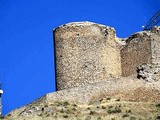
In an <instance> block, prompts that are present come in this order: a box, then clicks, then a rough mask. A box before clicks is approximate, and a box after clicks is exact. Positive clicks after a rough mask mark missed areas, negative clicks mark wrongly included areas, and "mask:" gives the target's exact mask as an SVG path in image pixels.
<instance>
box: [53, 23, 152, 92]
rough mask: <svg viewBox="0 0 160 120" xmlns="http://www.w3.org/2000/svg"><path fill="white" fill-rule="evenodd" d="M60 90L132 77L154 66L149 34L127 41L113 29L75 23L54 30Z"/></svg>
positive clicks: (133, 36) (142, 34) (135, 35)
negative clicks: (139, 69) (142, 68)
mask: <svg viewBox="0 0 160 120" xmlns="http://www.w3.org/2000/svg"><path fill="white" fill-rule="evenodd" d="M53 33H54V46H55V58H56V79H57V90H62V89H67V88H72V87H76V86H84V85H87V84H90V83H95V82H99V81H104V80H107V79H109V78H111V77H119V76H129V75H132V74H134V73H135V72H136V69H137V66H139V65H140V64H142V63H151V61H152V60H151V38H150V36H149V34H148V33H147V32H146V33H145V32H143V33H141V34H140V33H137V34H134V35H132V36H131V37H129V38H127V39H121V38H118V37H116V33H115V30H114V28H111V27H108V26H104V25H100V24H96V23H92V22H74V23H68V24H65V25H62V26H60V27H58V28H56V29H54V30H53Z"/></svg>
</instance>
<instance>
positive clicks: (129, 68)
mask: <svg viewBox="0 0 160 120" xmlns="http://www.w3.org/2000/svg"><path fill="white" fill-rule="evenodd" d="M120 51H121V52H120V55H121V71H122V76H128V75H131V74H134V73H136V68H137V67H138V66H139V65H141V64H143V63H151V38H150V35H149V34H148V33H147V32H139V33H135V34H133V35H131V36H130V37H129V38H128V39H126V45H125V46H123V47H122V49H121V50H120Z"/></svg>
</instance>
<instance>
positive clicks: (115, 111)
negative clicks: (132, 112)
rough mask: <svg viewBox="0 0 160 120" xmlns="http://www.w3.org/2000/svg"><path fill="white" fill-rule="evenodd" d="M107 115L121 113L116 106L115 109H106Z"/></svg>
mask: <svg viewBox="0 0 160 120" xmlns="http://www.w3.org/2000/svg"><path fill="white" fill-rule="evenodd" d="M107 112H108V113H109V114H111V113H120V112H121V109H120V107H119V106H116V107H113V108H108V111H107Z"/></svg>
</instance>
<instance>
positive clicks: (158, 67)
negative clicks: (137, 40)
mask: <svg viewBox="0 0 160 120" xmlns="http://www.w3.org/2000/svg"><path fill="white" fill-rule="evenodd" d="M147 33H148V34H149V36H150V39H151V49H152V64H142V65H140V66H139V67H138V68H137V77H138V78H139V79H142V80H145V81H147V82H155V81H158V80H160V26H155V27H153V28H152V30H151V31H147Z"/></svg>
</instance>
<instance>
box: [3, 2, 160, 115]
mask: <svg viewBox="0 0 160 120" xmlns="http://www.w3.org/2000/svg"><path fill="white" fill-rule="evenodd" d="M159 9H160V0H0V55H1V56H0V81H1V82H2V84H3V90H4V95H3V114H6V113H8V112H9V111H11V110H13V109H15V108H17V107H20V106H22V105H25V104H27V103H30V102H32V101H33V100H35V99H37V98H39V97H41V96H42V95H45V94H46V93H48V92H53V91H55V77H54V62H53V60H54V58H53V35H52V29H53V28H55V27H58V26H59V25H61V24H64V23H68V22H73V21H92V22H97V23H101V24H105V25H108V26H112V27H115V29H116V30H117V34H118V36H119V37H127V36H129V35H130V34H132V33H134V32H137V31H140V30H141V29H142V28H141V26H142V25H144V24H145V23H146V20H148V19H149V18H150V17H151V16H152V15H153V14H154V13H155V12H156V11H157V10H159Z"/></svg>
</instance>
